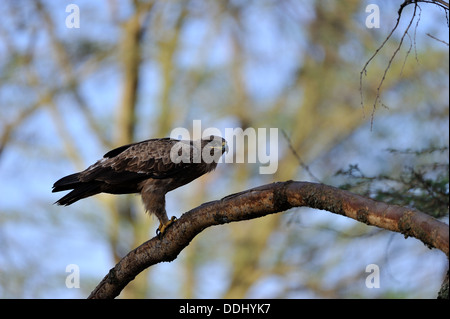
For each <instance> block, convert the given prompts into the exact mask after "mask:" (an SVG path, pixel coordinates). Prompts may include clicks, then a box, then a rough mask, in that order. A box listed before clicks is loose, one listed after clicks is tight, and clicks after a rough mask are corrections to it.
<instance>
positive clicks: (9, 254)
mask: <svg viewBox="0 0 450 319" xmlns="http://www.w3.org/2000/svg"><path fill="white" fill-rule="evenodd" d="M373 2H375V3H379V5H380V9H381V13H382V15H381V18H382V23H381V28H380V30H378V31H377V30H373V31H371V32H386V31H388V30H390V28H391V27H392V24H393V22H394V21H393V20H392V16H384V15H383V10H384V8H385V5H384V2H381V1H373ZM45 3H46V4H47V5H48V7H49V8H51V10H50V13H51V15H52V17H53V18H54V21H55V22H57V23H56V24H55V25H56V26H57V28H56V30H57V33H58V34H59V35H60V36H61V37H64V38H66V39H67V40H68V41H69V42H71V41H73V43H76V41H77V40H78V39H79V37H84V36H86V34H89V36H90V37H91V38H92V39H97V38H101V39H102V43H108V41H111V43H112V42H114V41H116V39H117V37H118V34H119V30H118V29H117V28H114V27H111V24H110V23H109V21H108V17H109V13H108V12H107V11H106V10H102V9H101V8H100V7H101V4H99V3H100V2H95V3H94V2H90V1H77V4H79V7H80V8H81V10H82V11H81V14H82V15H81V17H82V18H81V28H80V29H76V30H74V29H67V28H66V27H65V25H64V21H65V18H66V17H67V13H66V12H65V6H66V4H68V3H70V2H69V1H60V2H51V1H49V2H45ZM122 3H123V2H120V8H118V10H117V12H118V13H117V14H118V15H119V16H126V15H127V14H128V11H127V6H122ZM305 3H306V8H305V13H304V18H305V23H306V22H307V21H308V18H310V17H308V12H310V11H309V10H308V3H309V1H306V2H305ZM368 3H371V1H368ZM23 12H24V15H25V16H26V17H27V18H28V20H27V21H29V23H33V12H32V10H31V9H29V10H28V9H25V10H24V11H23ZM436 12H438V11H436ZM247 15H248V16H247V17H246V20H245V21H246V23H248V24H249V26H252V27H251V28H252V30H253V32H254V37H253V38H252V41H251V42H250V43H248V46H249V47H251V49H252V50H253V51H255V52H257V53H258V55H259V56H262V57H263V61H255V62H254V63H249V64H248V65H247V69H246V72H245V74H246V77H247V83H249V92H250V94H252V95H254V98H255V100H256V101H260V103H261V105H262V107H263V106H264V103H268V102H269V101H270V99H271V98H272V97H273V96H275V94H276V93H277V92H279V91H280V90H282V88H283V87H284V86H285V85H286V75H287V74H289V72H290V71H291V68H292V65H291V63H292V62H290V61H292V59H293V57H294V55H295V54H294V52H295V51H296V50H297V47H296V46H297V45H299V46H302V45H305V43H306V41H307V40H305V43H291V42H286V43H281V44H280V43H279V42H278V41H277V40H278V37H277V29H276V28H275V27H274V26H273V25H274V22H273V21H271V20H270V19H271V18H270V17H271V16H270V15H269V14H267V13H265V12H264V11H263V10H262V11H252V10H249V11H248V12H247ZM9 19H10V17H8V15H6V16H5V17H4V18H3V19H2V20H3V21H2V22H0V23H1V24H2V26H3V27H6V28H8V25H9V24H10V23H11V22H10V20H9ZM356 20H362V19H361V17H359V18H358V19H356ZM405 20H407V19H405ZM404 23H406V22H405V21H402V24H403V26H404ZM207 26H208V24H207V23H205V22H204V21H201V20H199V21H193V22H192V23H191V24H190V26H189V27H188V28H187V29H186V31H185V34H183V37H184V38H185V40H184V41H186V43H190V45H191V46H192V51H190V50H189V49H187V50H186V51H185V52H183V54H181V55H180V56H178V60H179V63H180V64H186V65H189V64H192V63H203V62H202V61H196V60H195V58H194V57H195V56H196V50H197V47H198V45H199V44H200V41H201V39H202V37H203V36H205V35H206V34H207V31H208V30H206V28H207ZM420 29H422V30H429V32H430V33H432V34H435V35H436V36H438V37H442V38H447V39H448V28H443V29H444V30H443V29H442V28H439V27H437V26H436V23H434V21H433V15H428V14H422V16H421V21H420ZM28 32H30V30H29V29H28V28H27V26H26V25H25V26H24V27H23V28H22V29H21V30H18V31H17V32H16V33H15V35H16V37H15V43H16V45H17V46H18V47H22V48H23V49H24V50H26V48H27V44H28V42H27V39H28V35H29V33H28ZM298 32H299V33H301V32H302V31H301V30H299V31H298ZM424 33H425V31H422V32H421V33H420V34H419V35H418V37H417V40H416V41H417V45H420V44H422V43H426V45H430V46H442V44H441V43H438V42H437V41H430V40H429V38H428V37H427V36H426V35H424ZM42 34H43V33H40V34H39V36H37V37H36V47H37V50H39V53H38V54H39V55H41V56H42V58H43V61H45V63H43V64H42V65H40V66H39V68H41V69H42V72H44V73H45V72H47V73H48V77H49V80H51V81H56V80H57V79H56V78H53V77H52V74H51V70H52V68H51V67H49V65H47V63H49V64H51V62H48V60H47V59H45V56H46V55H47V54H48V51H47V50H48V48H47V47H46V43H47V41H48V39H46V38H45V36H43V35H42ZM422 41H423V42H422ZM276 48H278V49H279V48H281V50H277V49H276ZM229 50H231V49H230V43H228V42H227V40H226V37H224V38H221V37H218V38H217V43H216V45H215V46H214V48H213V50H212V52H213V53H211V54H210V55H209V56H208V61H207V63H206V64H211V65H221V64H226V62H227V59H228V58H229V54H230V52H229ZM4 52H5V51H4V47H3V46H2V45H1V44H0V59H1V57H2V55H4ZM280 52H281V53H280ZM280 55H281V56H280ZM419 63H420V62H419ZM47 68H48V70H47ZM46 70H47V71H46ZM0 71H3V72H4V71H5V70H4V69H3V70H2V69H0ZM144 71H145V72H144V75H143V76H144V78H143V83H144V87H142V90H143V92H144V94H143V95H144V96H146V100H145V101H140V102H141V103H145V102H148V101H152V100H154V97H155V96H156V95H157V94H158V88H159V84H158V81H159V78H158V75H157V72H156V71H155V66H154V65H152V64H151V63H149V64H148V65H145V66H144ZM268 74H270V76H267V75H268ZM119 85H120V78H119V77H118V72H117V70H116V69H114V67H109V66H108V65H105V66H104V67H102V68H100V69H99V70H98V72H96V73H95V74H92V76H91V77H89V80H88V81H86V82H85V83H84V84H83V87H82V92H83V94H84V96H86V97H88V99H89V103H90V105H93V111H94V114H97V115H99V116H100V117H103V119H104V121H105V123H108V124H105V125H111V124H110V123H109V122H111V121H113V120H114V119H112V118H110V117H111V114H113V113H114V112H113V109H114V108H115V107H116V101H117V100H118V98H119V90H117V89H116V88H117V87H118V86H119ZM447 88H448V83H447ZM205 96H207V95H206V94H205ZM446 96H447V98H448V90H447V93H446ZM33 98H34V97H33V96H27V94H24V93H23V92H21V91H20V88H18V87H14V86H12V87H9V88H8V87H6V86H3V88H2V89H1V91H0V99H1V103H0V108H1V112H0V115H1V117H3V119H2V120H1V121H0V132H3V128H2V126H3V127H5V123H8V119H11V118H14V116H16V114H17V113H16V111H15V109H14V105H17V103H19V102H20V101H23V102H24V103H26V102H27V101H29V100H32V99H33ZM387 100H389V99H387ZM58 103H60V105H62V107H61V110H62V112H63V113H62V115H63V116H64V117H65V118H70V121H67V123H69V127H68V130H69V132H71V134H73V136H76V137H77V138H76V139H75V141H76V143H77V146H81V145H82V147H79V149H80V150H81V154H80V157H81V159H82V161H83V163H84V164H86V165H89V164H91V163H93V162H94V161H96V160H97V159H99V158H100V157H101V156H102V155H103V154H104V153H106V151H108V150H107V149H102V146H101V145H100V144H99V142H98V141H96V140H92V139H90V131H89V130H90V129H89V127H88V126H87V125H86V123H85V121H84V120H83V118H82V116H81V114H80V113H79V111H77V109H76V107H75V104H74V101H73V100H72V99H71V98H70V97H62V98H61V99H60V100H59V101H58ZM10 105H13V107H11V106H10ZM154 109H156V107H155V108H153V109H152V108H150V111H148V110H149V109H145V110H144V109H143V110H142V112H143V114H144V115H146V116H148V114H146V113H145V112H152V110H154ZM398 116H400V115H398ZM401 116H403V115H401ZM409 116H410V117H411V118H409V119H408V121H405V118H404V117H402V118H401V119H399V118H398V117H396V116H388V117H386V118H383V117H382V115H380V116H378V115H377V119H378V120H377V121H376V123H375V128H376V130H378V131H377V132H382V131H383V126H389V128H390V129H392V127H395V129H394V130H391V132H394V133H395V137H392V138H391V139H390V140H385V141H384V142H383V143H381V144H378V145H376V146H375V147H374V145H368V144H366V145H360V146H361V149H360V150H359V151H358V152H356V151H353V153H352V150H354V149H353V147H354V145H355V144H357V143H359V144H361V143H360V141H365V140H368V139H369V138H370V135H371V134H372V133H371V131H370V128H369V127H368V126H367V125H366V126H363V127H361V129H360V133H359V134H356V135H355V137H354V138H353V140H352V139H350V140H349V141H347V143H346V144H343V145H342V146H341V148H340V149H337V150H335V151H334V152H336V154H337V155H339V156H336V159H337V160H341V161H342V164H343V166H345V165H346V164H348V158H349V157H350V158H351V161H352V162H358V163H361V164H360V165H361V167H362V168H363V169H366V170H367V171H369V173H370V172H371V171H370V170H374V171H376V170H377V169H376V168H377V165H381V164H380V162H377V161H376V160H375V161H368V160H367V157H366V156H364V155H367V154H369V153H370V152H374V153H377V152H376V150H383V149H384V150H386V149H388V148H389V147H395V146H396V145H399V144H400V145H402V146H403V147H404V148H409V147H417V146H418V145H420V144H421V143H423V145H426V142H427V139H426V137H424V138H423V140H420V139H411V138H409V137H408V135H407V134H404V132H405V131H408V130H410V129H411V127H415V128H417V127H419V128H420V130H421V131H423V132H427V131H431V130H435V131H436V132H442V144H444V145H447V146H448V121H447V122H446V123H445V122H444V123H443V124H442V127H436V126H435V124H434V123H424V122H423V121H420V118H416V117H415V116H414V115H409ZM382 119H383V120H382ZM108 121H109V122H108ZM402 121H405V122H410V121H411V122H413V123H414V125H412V126H408V125H407V124H404V125H398V123H399V122H402ZM405 122H403V123H405ZM209 123H211V122H209ZM212 124H214V125H215V126H216V127H218V128H219V129H221V130H222V131H225V128H227V127H234V125H235V122H234V121H233V119H232V118H224V119H221V120H216V121H212ZM206 126H208V125H205V127H206ZM380 126H381V127H380ZM445 132H447V133H445ZM149 134H151V127H146V126H145V125H142V126H140V129H139V130H138V131H137V134H136V135H137V137H138V138H139V139H145V138H148V135H149ZM280 136H281V134H280ZM14 140H15V142H16V143H15V144H14V145H13V146H11V147H7V148H5V150H4V152H3V153H2V154H1V156H0V194H2V198H1V199H0V246H3V247H8V249H5V250H3V253H1V254H0V277H3V278H1V282H0V283H2V282H3V280H7V276H8V275H7V272H9V271H12V272H22V273H23V276H25V277H26V278H27V279H26V280H25V279H23V280H24V282H26V285H23V286H22V288H23V290H21V291H9V290H8V291H5V290H4V289H5V288H2V285H1V284H0V296H2V297H4V296H6V297H19V298H34V297H39V298H84V297H85V296H86V292H89V291H90V290H92V289H93V288H94V287H95V284H96V280H97V281H99V280H100V279H101V278H103V276H104V275H105V274H106V273H107V272H108V271H109V269H110V268H111V267H112V266H113V263H112V256H111V254H110V252H109V247H108V245H107V244H106V242H105V237H106V235H105V234H106V233H107V227H108V218H107V216H106V215H105V214H106V212H105V210H104V209H102V207H101V205H100V204H98V202H96V201H95V200H89V201H85V202H80V203H79V204H78V205H77V206H76V207H75V206H74V207H71V208H70V209H61V208H59V207H56V206H55V205H53V202H54V201H56V200H57V199H58V198H59V197H60V194H52V193H51V185H52V184H53V183H54V182H55V180H56V179H58V178H60V177H62V176H64V175H66V174H69V173H72V172H74V171H76V170H78V169H82V168H84V167H77V166H76V165H73V164H72V163H69V162H68V161H61V158H62V157H63V156H64V152H65V150H64V147H63V145H62V142H61V139H60V138H59V137H58V130H57V128H56V127H55V125H54V121H53V119H52V114H51V113H50V112H48V111H46V110H42V111H38V112H36V114H35V115H34V116H32V117H31V118H30V119H29V120H27V121H26V122H25V123H24V125H22V127H21V129H20V131H18V132H15V135H14ZM30 146H31V147H30ZM33 146H34V147H33ZM345 150H347V152H348V150H350V154H351V155H349V153H347V157H345V156H344V155H343V154H344V152H345ZM324 164H326V162H325V159H322V158H320V157H319V158H318V160H317V161H316V162H315V163H313V164H312V166H311V168H312V169H313V170H315V171H319V170H320V166H321V165H324ZM86 165H85V166H86ZM253 186H257V185H253ZM221 191H222V193H220V194H217V196H218V198H220V197H222V196H225V195H227V193H226V189H222V190H221ZM182 194H184V193H182V192H181V191H177V192H176V193H173V194H170V195H169V196H168V210H170V211H173V212H177V213H178V214H181V213H182V212H183V208H182V207H180V206H179V205H177V203H175V202H176V200H177V198H179V197H181V196H183V195H182ZM92 207H94V208H95V210H96V212H97V213H96V214H90V213H89V211H90V210H91V208H92ZM305 216H307V218H303V219H302V220H303V222H302V223H300V224H296V223H294V224H293V226H292V227H293V228H294V229H296V228H295V227H300V229H306V231H309V232H311V233H314V228H315V225H318V224H321V223H324V222H325V221H326V222H330V218H329V215H328V214H324V213H323V212H322V213H317V212H315V211H314V212H313V211H311V212H307V213H305ZM289 218H291V217H290V216H289V215H288V216H287V219H288V220H289ZM86 219H87V220H89V223H86V222H85V220H86ZM304 220H307V221H308V222H307V223H306V224H305V223H304ZM331 220H332V225H333V227H336V228H337V229H339V227H342V228H343V229H345V228H346V227H348V225H349V222H350V221H349V220H348V219H345V218H336V217H335V216H333V218H332V219H331ZM223 228H226V226H223ZM221 231H226V230H225V229H224V230H221ZM293 232H294V231H293ZM277 240H280V239H277V238H276V236H275V235H274V239H273V244H274V245H275V244H276V243H277ZM326 240H327V238H324V239H323V241H324V243H323V244H324V245H327V244H328V243H327V241H326ZM404 242H406V243H404ZM400 243H401V244H403V245H405V246H404V247H405V248H407V249H411V250H413V251H418V253H417V256H418V259H417V260H413V261H410V260H408V263H410V264H412V265H414V267H415V269H412V268H411V267H410V266H408V265H405V259H404V258H401V257H404V256H400V257H397V256H392V255H389V252H390V250H391V249H393V248H392V247H394V246H396V245H400ZM359 245H367V242H361V243H351V242H349V244H348V245H345V246H343V247H341V248H340V249H338V251H336V252H329V254H336V255H339V254H349V255H350V256H352V257H353V259H354V265H352V266H349V268H348V269H342V268H339V269H337V270H336V273H334V274H333V273H332V274H330V275H329V276H330V278H329V279H328V280H329V281H330V282H333V281H335V280H336V279H337V278H339V272H340V271H354V269H361V268H363V266H362V265H359V264H358V259H359V258H360V259H361V260H364V262H361V263H367V260H370V254H371V251H370V250H369V251H368V252H367V254H368V255H369V256H366V257H365V258H363V257H362V256H353V255H352V252H353V251H361V250H360V249H358V248H357V246H359ZM422 246H423V245H422V244H421V243H420V242H419V243H417V242H414V239H408V240H406V241H405V240H404V239H403V237H402V236H401V235H397V234H396V235H392V237H391V238H390V239H389V241H388V242H383V243H380V244H379V245H378V247H374V250H377V251H376V252H374V253H373V255H374V256H376V258H380V256H382V257H383V256H384V257H385V258H388V256H389V268H390V269H389V270H390V271H389V273H387V274H385V275H384V277H382V285H383V287H387V288H389V287H390V286H388V285H387V284H386V286H384V285H385V284H384V283H386V282H389V281H390V280H394V281H396V282H400V283H401V285H404V286H406V287H409V286H411V287H414V284H413V283H411V280H412V279H411V278H413V277H414V275H415V274H418V275H419V274H420V275H422V274H423V276H429V277H430V278H431V279H430V282H432V283H433V284H432V285H430V287H429V290H430V294H432V293H433V292H435V291H437V287H439V285H440V281H441V277H442V273H443V271H444V270H445V269H444V267H445V263H446V262H445V257H444V256H443V255H442V254H440V253H439V252H436V251H435V250H434V251H429V250H428V249H427V248H426V247H422ZM423 256H426V257H423ZM179 258H180V259H182V258H184V257H183V254H181V255H180V257H179ZM291 258H295V253H293V255H292V256H291ZM328 258H331V259H333V258H334V256H333V255H331V256H324V260H328ZM353 259H352V260H353ZM374 262H380V260H378V259H376V260H374ZM69 264H76V265H78V266H79V267H80V270H81V273H80V276H81V282H82V285H83V287H82V289H76V288H75V289H69V288H67V287H66V286H65V279H66V277H67V275H68V273H67V272H66V266H67V265H69ZM436 265H438V266H436ZM181 267H182V266H181V263H176V262H174V263H164V264H160V265H156V266H155V267H154V269H155V270H154V272H153V273H152V276H154V277H155V278H154V280H155V281H157V282H158V281H160V282H161V285H160V286H165V287H166V288H165V289H166V290H167V291H164V293H165V296H166V297H169V298H170V297H177V295H176V293H177V286H176V284H174V286H172V287H171V286H170V285H163V281H164V280H165V279H166V278H168V277H170V276H172V275H173V274H174V273H177V274H179V275H178V276H180V277H181V276H182V273H183V270H182V269H181ZM434 267H436V268H434ZM2 269H7V271H6V273H5V271H2ZM403 269H405V271H402V270H403ZM430 269H432V270H433V271H428V270H430ZM436 269H437V271H436ZM199 271H200V272H202V273H214V274H215V276H214V278H215V279H211V277H210V279H208V281H205V282H202V283H201V284H200V286H199V287H198V297H200V298H203V297H213V298H214V297H219V296H220V295H221V294H222V293H223V292H224V291H225V290H226V288H227V282H226V278H227V275H228V274H229V272H230V269H228V268H227V265H226V264H225V263H223V262H222V261H221V260H220V258H219V259H217V260H212V261H211V262H210V263H209V264H207V265H206V266H204V268H203V269H200V270H199ZM176 279H177V278H175V280H173V282H174V283H176V281H177V280H176ZM178 279H179V280H182V278H178ZM279 280H286V279H284V278H283V279H281V278H276V277H271V278H267V279H266V280H264V281H263V282H261V283H259V284H258V285H257V286H256V287H253V288H252V290H251V291H250V294H249V297H252V298H266V297H268V298H270V297H271V296H273V295H276V294H277V291H278V289H281V288H280V287H281V286H279V285H277V282H279ZM293 281H294V280H293ZM54 282H58V283H57V284H56V285H55V284H54ZM18 286H20V284H19V285H18ZM369 296H370V293H369ZM292 297H293V298H308V297H313V296H309V295H307V294H306V295H297V294H295V293H293V294H292Z"/></svg>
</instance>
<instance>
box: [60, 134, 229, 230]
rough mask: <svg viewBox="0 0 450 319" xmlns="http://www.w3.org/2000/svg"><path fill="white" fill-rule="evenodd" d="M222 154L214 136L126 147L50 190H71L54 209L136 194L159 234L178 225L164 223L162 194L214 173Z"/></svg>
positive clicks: (222, 148) (219, 140)
mask: <svg viewBox="0 0 450 319" xmlns="http://www.w3.org/2000/svg"><path fill="white" fill-rule="evenodd" d="M226 151H228V146H227V142H226V141H225V139H223V138H221V137H218V136H213V135H212V136H209V137H207V138H205V137H204V138H202V139H200V140H196V141H189V140H176V139H171V138H159V139H150V140H145V141H142V142H139V143H133V144H128V145H124V146H121V147H118V148H116V149H113V150H112V151H109V152H108V153H106V154H105V155H104V156H103V158H102V159H101V160H99V161H97V162H96V163H95V164H93V165H91V166H89V167H88V168H87V169H85V170H84V171H82V172H79V173H75V174H71V175H68V176H66V177H63V178H61V179H60V180H58V181H57V182H56V183H55V184H53V189H52V192H60V191H65V190H72V191H71V192H70V193H68V194H67V195H65V196H64V197H62V198H61V199H60V200H58V201H57V202H56V203H55V204H59V205H65V206H67V205H70V204H73V203H75V202H76V201H78V200H80V199H83V198H86V197H89V196H92V195H96V194H99V193H109V194H131V193H140V194H141V196H142V200H143V202H144V205H145V209H146V210H147V211H148V212H149V214H155V215H156V217H158V219H159V222H160V225H159V227H158V230H157V234H158V235H159V234H163V233H164V231H165V230H166V228H167V227H168V226H169V225H170V224H172V223H173V221H174V220H175V219H176V218H175V217H172V218H171V219H170V220H169V218H168V217H167V213H166V208H165V206H166V205H165V203H166V201H165V195H166V193H167V192H170V191H171V190H174V189H175V188H178V187H180V186H183V185H185V184H187V183H190V182H192V181H193V180H194V179H196V178H198V177H200V176H202V175H203V174H206V173H208V172H210V171H212V170H213V169H215V168H216V166H217V162H218V160H219V158H220V157H221V156H222V154H223V153H224V152H226Z"/></svg>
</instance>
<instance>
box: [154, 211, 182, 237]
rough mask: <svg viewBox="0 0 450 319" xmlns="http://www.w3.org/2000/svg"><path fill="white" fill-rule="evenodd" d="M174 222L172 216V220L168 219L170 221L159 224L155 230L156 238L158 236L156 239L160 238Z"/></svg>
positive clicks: (174, 219)
mask: <svg viewBox="0 0 450 319" xmlns="http://www.w3.org/2000/svg"><path fill="white" fill-rule="evenodd" d="M176 220H177V218H176V217H175V216H172V218H170V220H169V221H168V222H167V223H165V224H164V225H163V224H159V227H158V229H157V230H156V236H158V238H161V236H162V235H163V234H164V233H165V232H166V229H167V228H169V226H170V225H172V224H173V223H174V222H175V221H176Z"/></svg>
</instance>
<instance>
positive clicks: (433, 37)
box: [427, 33, 449, 46]
mask: <svg viewBox="0 0 450 319" xmlns="http://www.w3.org/2000/svg"><path fill="white" fill-rule="evenodd" d="M427 36H429V37H430V38H432V39H434V40H436V41H439V42H442V43H444V44H446V45H447V46H449V45H448V42H445V41H444V40H441V39H438V38H436V37H435V36H432V35H431V34H429V33H427Z"/></svg>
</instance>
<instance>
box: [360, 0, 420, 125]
mask: <svg viewBox="0 0 450 319" xmlns="http://www.w3.org/2000/svg"><path fill="white" fill-rule="evenodd" d="M411 3H412V2H411V1H408V0H406V1H405V2H403V3H402V4H401V6H400V9H399V10H398V17H397V22H396V23H395V26H394V28H393V29H392V30H391V32H390V33H389V35H388V36H387V38H386V39H384V41H383V43H382V44H381V45H380V46H379V47H378V49H376V50H375V52H374V54H372V56H371V57H370V58H369V60H367V62H366V64H364V67H363V68H362V70H361V72H360V74H359V91H360V94H361V106H362V108H364V96H363V89H362V78H363V75H366V74H367V67H368V66H369V64H370V62H371V61H372V60H373V59H374V58H375V56H376V55H377V54H378V52H380V50H381V49H382V48H383V47H384V45H385V44H386V42H387V41H388V40H389V39H390V38H391V36H392V35H393V34H394V32H395V30H397V27H398V25H399V23H400V19H401V17H402V12H403V9H404V8H405V7H406V6H407V5H409V4H411ZM414 4H415V5H414V12H413V15H412V17H411V20H410V21H409V24H408V27H407V28H406V30H405V31H404V32H403V35H402V37H401V39H400V43H399V44H398V46H397V48H396V49H395V51H394V53H393V54H392V56H391V58H390V59H389V62H388V65H387V67H386V68H385V70H384V73H383V77H382V78H381V81H380V83H379V85H378V87H377V90H376V95H375V101H374V102H373V109H372V117H371V120H370V127H371V128H372V127H373V117H374V114H375V109H376V106H377V103H378V100H379V99H380V92H381V87H382V86H383V83H384V80H385V79H386V75H387V72H388V71H389V69H390V68H391V64H392V61H394V58H395V56H396V55H397V53H398V52H399V51H400V48H401V47H402V44H403V40H404V39H405V36H406V35H407V34H408V30H409V28H410V27H411V25H412V23H413V21H414V18H415V17H416V10H417V7H418V4H417V2H416V1H414ZM408 53H409V51H408Z"/></svg>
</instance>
